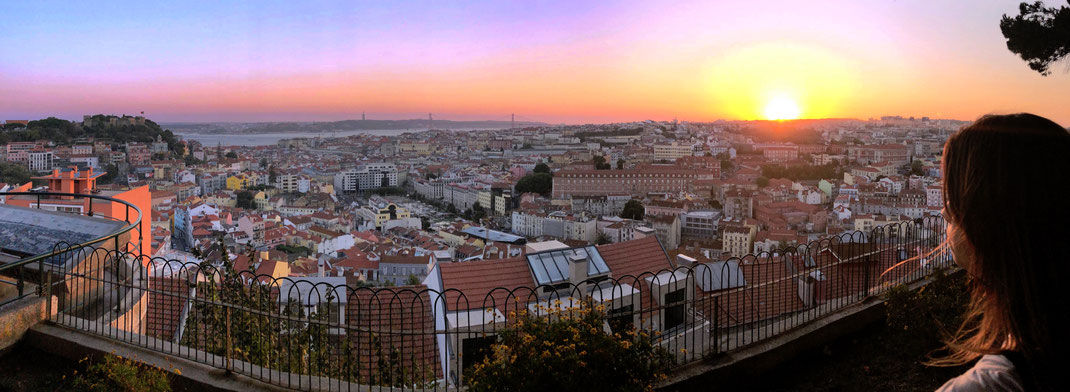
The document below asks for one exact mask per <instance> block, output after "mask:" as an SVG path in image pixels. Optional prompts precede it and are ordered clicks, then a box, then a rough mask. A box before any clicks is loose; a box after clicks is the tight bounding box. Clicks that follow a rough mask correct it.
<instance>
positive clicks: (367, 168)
mask: <svg viewBox="0 0 1070 392" xmlns="http://www.w3.org/2000/svg"><path fill="white" fill-rule="evenodd" d="M391 186H398V169H397V167H396V166H394V164H392V163H369V164H364V165H361V166H360V167H358V168H355V169H349V170H346V171H344V172H341V173H338V174H336V175H335V176H334V189H335V192H358V191H364V190H369V189H376V188H382V187H391Z"/></svg>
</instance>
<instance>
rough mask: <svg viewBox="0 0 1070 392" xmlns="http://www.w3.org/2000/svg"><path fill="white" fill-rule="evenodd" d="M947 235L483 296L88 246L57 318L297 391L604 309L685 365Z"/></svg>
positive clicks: (774, 331) (923, 272)
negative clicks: (527, 322) (593, 307)
mask: <svg viewBox="0 0 1070 392" xmlns="http://www.w3.org/2000/svg"><path fill="white" fill-rule="evenodd" d="M944 239H945V225H944V222H943V221H942V220H941V219H940V218H938V217H933V218H924V219H918V220H914V221H909V222H902V223H897V224H891V225H887V226H881V227H878V228H876V229H874V230H871V231H866V232H861V231H856V232H850V233H845V234H842V235H836V236H831V237H829V238H824V239H820V240H817V241H813V242H810V243H807V244H803V245H798V246H793V247H788V248H784V249H780V250H777V251H774V252H762V253H759V254H751V255H746V256H743V257H737V258H732V259H729V260H724V261H709V262H700V263H695V264H692V265H680V264H676V263H673V264H671V265H669V266H666V267H665V268H663V269H658V270H656V271H644V272H642V273H639V274H637V275H623V274H622V275H613V276H608V277H602V278H591V279H586V280H583V281H577V282H568V283H564V284H559V285H554V286H547V285H541V286H539V285H530V286H521V287H501V286H496V285H495V284H493V283H489V284H486V285H483V286H482V288H480V289H478V290H470V291H468V292H463V291H461V290H458V289H456V288H452V287H440V286H437V284H434V283H433V282H434V281H435V279H429V280H428V281H427V282H429V285H427V286H424V285H420V286H409V287H363V286H359V285H356V284H355V282H352V281H351V280H347V278H346V277H311V278H301V277H288V276H285V277H274V276H271V275H268V274H258V273H256V272H255V271H253V270H244V271H235V270H234V269H233V268H232V267H230V266H229V264H212V263H209V262H204V261H196V262H188V261H179V260H168V259H163V258H152V257H147V256H144V255H140V254H132V253H129V252H122V251H117V250H107V249H101V248H99V247H97V246H94V245H84V244H82V245H79V246H74V247H65V248H64V249H65V250H66V253H62V254H63V257H66V258H67V260H68V261H76V262H78V263H79V264H78V267H77V268H69V269H65V270H64V271H63V276H62V277H61V280H62V281H63V282H64V283H63V284H62V285H59V286H57V290H56V295H57V296H58V297H60V298H59V309H58V312H57V315H56V316H55V317H54V319H53V320H54V321H55V322H56V323H58V324H60V325H64V326H67V327H70V328H74V329H76V330H79V331H83V332H85V333H90V334H94V335H98V336H102V337H105V338H108V339H113V340H116V341H121V342H124V343H128V344H132V345H135V346H138V347H142V348H145V349H149V350H154V351H158V352H161V353H165V354H168V355H173V356H176V357H181V358H185V359H188V360H192V361H195V362H199V363H202V364H206V365H209V366H213V367H217V368H220V369H226V370H228V371H232V372H236V373H239V374H243V375H246V376H250V377H252V378H255V379H259V380H262V381H264V382H268V383H271V384H275V385H279V386H283V387H288V388H293V389H303V390H310V389H316V390H387V389H390V390H393V389H430V390H447V389H457V388H462V387H463V386H464V385H465V383H466V381H465V374H466V369H468V367H469V366H471V364H472V363H473V361H478V360H479V359H481V358H482V357H483V356H484V355H486V350H487V347H488V345H489V344H491V343H492V342H493V341H494V340H495V339H496V336H498V335H499V334H500V333H502V332H503V331H507V330H510V329H511V328H514V327H515V325H516V323H517V321H518V320H519V319H521V318H522V317H527V316H530V317H560V316H561V315H563V314H569V313H570V312H572V311H573V310H576V309H580V308H581V307H582V306H586V305H584V304H597V305H600V306H602V307H603V309H602V311H604V314H603V317H604V330H605V331H606V332H609V333H613V332H619V331H623V330H630V329H644V330H649V331H655V332H657V333H656V334H652V335H651V336H655V337H654V338H653V339H655V340H654V343H655V344H656V345H658V346H659V347H661V348H662V349H664V350H665V351H666V352H668V353H669V354H671V356H672V357H673V358H674V359H675V363H676V364H677V365H684V364H688V363H692V362H695V361H698V360H702V359H704V358H709V357H710V356H715V355H718V354H723V353H726V352H731V351H734V350H738V349H740V348H743V347H747V346H750V345H752V344H755V343H757V342H761V341H763V340H766V339H770V338H773V337H777V336H779V335H781V334H783V333H785V332H788V331H791V330H793V329H795V328H799V327H801V326H804V325H807V324H809V323H812V322H814V321H816V320H819V319H821V318H823V317H825V316H828V315H831V314H835V313H836V312H839V311H842V310H844V309H845V308H847V307H849V306H851V305H855V304H858V303H860V302H862V301H864V300H866V299H868V298H872V297H874V296H878V295H882V294H884V293H886V292H887V291H888V290H890V289H891V288H892V287H894V286H897V285H901V284H906V283H912V282H916V281H918V280H920V279H923V278H925V277H927V276H930V274H932V273H933V272H934V271H936V270H941V269H946V268H952V267H953V263H952V261H951V260H950V256H949V254H947V253H946V252H944V251H943V247H941V246H940V245H941V244H943V242H944ZM99 243H100V242H97V244H99ZM495 262H500V261H482V263H495ZM437 272H439V273H440V272H441V270H439V271H437ZM447 284H448V282H447Z"/></svg>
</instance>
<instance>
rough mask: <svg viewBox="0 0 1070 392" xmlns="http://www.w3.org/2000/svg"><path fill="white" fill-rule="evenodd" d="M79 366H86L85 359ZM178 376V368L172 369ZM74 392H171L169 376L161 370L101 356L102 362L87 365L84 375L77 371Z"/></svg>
mask: <svg viewBox="0 0 1070 392" xmlns="http://www.w3.org/2000/svg"><path fill="white" fill-rule="evenodd" d="M78 362H79V363H83V362H84V363H89V359H88V358H85V359H82V360H81V361H78ZM172 370H173V371H174V372H175V373H176V374H181V373H180V372H179V370H178V369H172ZM70 389H71V390H76V391H170V390H171V374H170V373H169V372H168V371H167V370H164V369H160V368H158V367H155V366H151V365H147V364H144V363H141V362H138V361H137V360H134V359H129V358H123V357H121V356H117V355H108V356H105V357H104V361H103V362H96V363H89V365H88V367H86V369H85V372H83V373H81V374H79V373H78V372H77V371H75V373H74V377H73V378H72V380H71V388H70Z"/></svg>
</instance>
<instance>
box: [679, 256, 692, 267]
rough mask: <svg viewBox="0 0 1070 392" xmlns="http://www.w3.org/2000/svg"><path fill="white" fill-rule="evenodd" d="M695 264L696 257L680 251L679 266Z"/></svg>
mask: <svg viewBox="0 0 1070 392" xmlns="http://www.w3.org/2000/svg"><path fill="white" fill-rule="evenodd" d="M693 265H695V258H694V257H691V256H688V255H685V254H683V253H680V254H677V255H676V266H677V267H691V266H693Z"/></svg>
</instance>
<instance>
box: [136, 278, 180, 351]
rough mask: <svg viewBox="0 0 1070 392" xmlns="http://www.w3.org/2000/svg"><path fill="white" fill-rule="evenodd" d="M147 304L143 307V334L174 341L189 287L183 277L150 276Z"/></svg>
mask: <svg viewBox="0 0 1070 392" xmlns="http://www.w3.org/2000/svg"><path fill="white" fill-rule="evenodd" d="M149 287H150V288H152V290H153V291H152V292H150V293H149V298H148V305H147V306H146V309H145V334H146V335H148V336H153V337H157V338H160V339H163V340H167V341H174V339H175V333H176V332H177V331H178V327H179V325H180V324H181V323H182V321H183V320H182V312H183V310H185V308H186V304H187V303H189V296H190V287H189V282H187V281H186V280H185V279H180V278H177V279H176V278H172V277H156V276H154V277H150V278H149Z"/></svg>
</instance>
